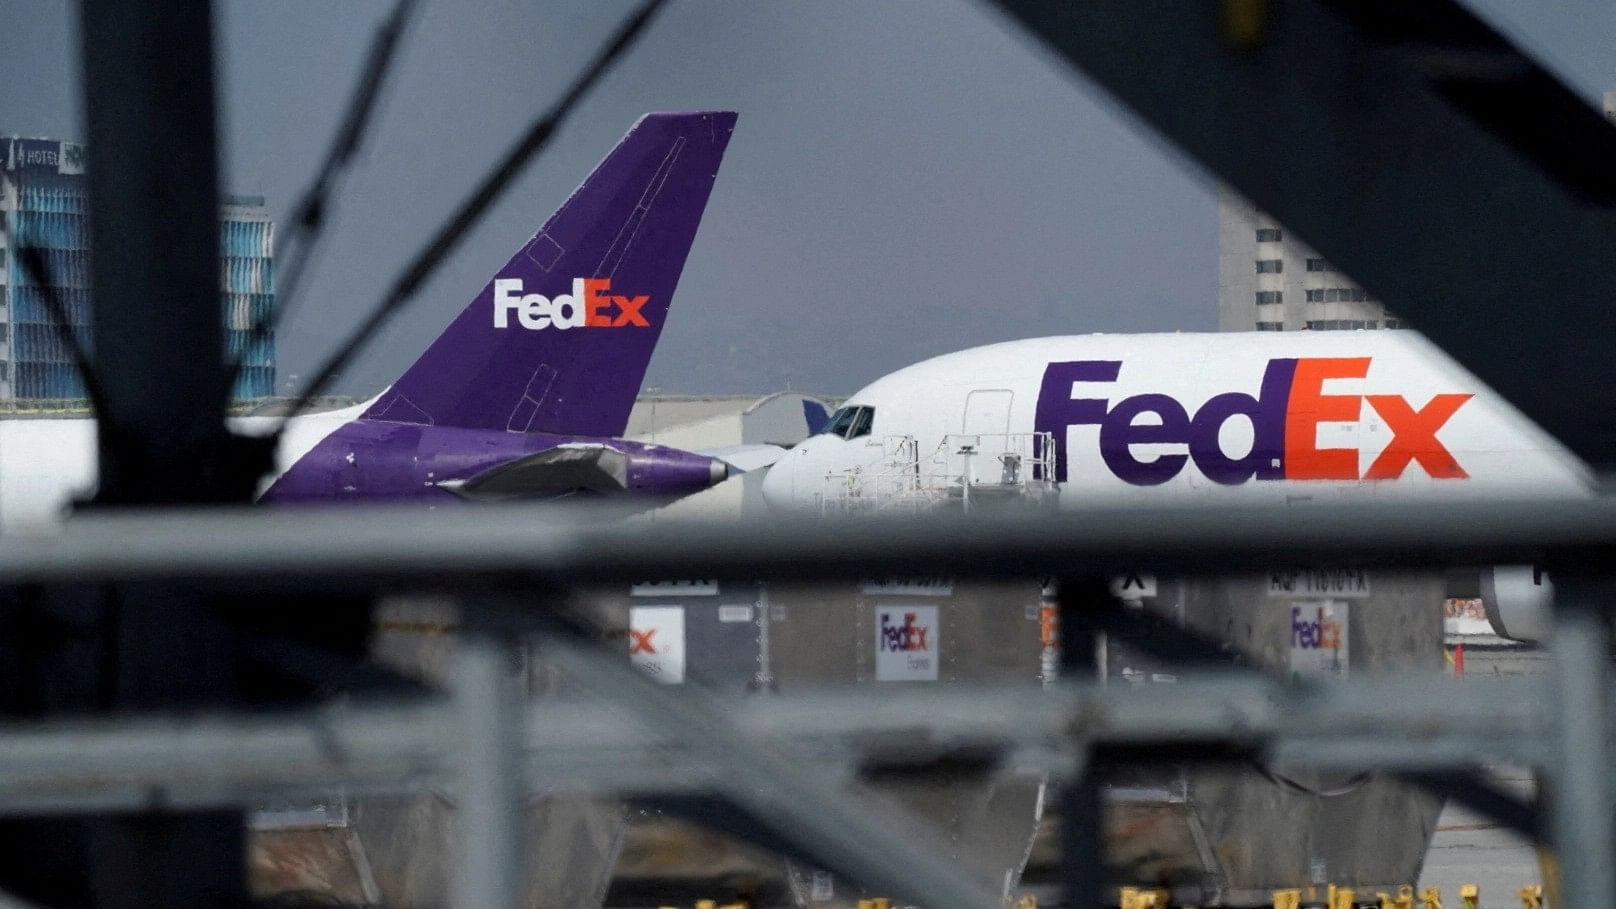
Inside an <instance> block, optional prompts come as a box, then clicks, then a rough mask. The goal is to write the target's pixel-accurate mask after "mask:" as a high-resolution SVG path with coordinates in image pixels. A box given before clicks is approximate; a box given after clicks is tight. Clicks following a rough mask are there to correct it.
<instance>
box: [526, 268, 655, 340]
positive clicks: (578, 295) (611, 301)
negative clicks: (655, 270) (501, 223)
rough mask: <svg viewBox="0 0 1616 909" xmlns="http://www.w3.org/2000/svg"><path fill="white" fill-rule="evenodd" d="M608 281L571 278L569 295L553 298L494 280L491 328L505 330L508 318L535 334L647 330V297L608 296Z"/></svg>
mask: <svg viewBox="0 0 1616 909" xmlns="http://www.w3.org/2000/svg"><path fill="white" fill-rule="evenodd" d="M611 288H612V279H611V278H573V279H572V293H571V294H570V295H568V294H559V295H557V296H555V297H554V298H551V297H546V296H544V295H543V294H524V293H523V292H522V279H521V278H496V279H495V280H494V327H495V328H505V327H507V326H509V324H510V320H511V316H512V315H515V316H516V322H517V324H519V325H521V326H522V327H523V328H526V329H530V330H533V331H539V330H542V329H546V328H554V329H557V330H561V331H565V330H566V329H569V328H650V327H651V323H650V321H649V320H647V319H646V317H645V314H644V313H643V312H642V310H643V309H644V308H645V304H646V303H648V302H650V300H651V298H650V296H648V295H641V296H619V295H615V294H608V293H606V291H608V290H611Z"/></svg>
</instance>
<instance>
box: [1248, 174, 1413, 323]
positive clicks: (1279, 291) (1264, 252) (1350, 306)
mask: <svg viewBox="0 0 1616 909" xmlns="http://www.w3.org/2000/svg"><path fill="white" fill-rule="evenodd" d="M1403 327H1404V323H1403V321H1402V320H1401V319H1399V318H1397V317H1396V316H1392V315H1388V314H1387V312H1386V307H1385V306H1383V305H1381V303H1380V302H1379V301H1378V300H1375V299H1373V298H1371V297H1370V296H1369V294H1368V292H1366V291H1365V290H1364V289H1363V288H1361V287H1359V286H1358V285H1356V284H1354V283H1352V281H1351V280H1349V279H1348V278H1347V276H1346V275H1344V274H1342V273H1341V272H1340V271H1337V270H1336V268H1335V266H1334V265H1332V264H1331V263H1330V262H1329V261H1328V260H1326V259H1325V258H1324V257H1323V256H1321V255H1319V254H1318V253H1317V252H1315V251H1313V249H1312V248H1311V247H1309V246H1308V245H1307V244H1306V243H1303V242H1302V241H1301V240H1300V239H1299V238H1297V237H1296V236H1294V235H1293V234H1291V233H1290V232H1289V231H1287V230H1286V229H1285V228H1284V227H1283V226H1282V225H1280V224H1279V222H1277V221H1275V220H1274V219H1273V218H1271V217H1269V216H1268V215H1267V214H1265V213H1264V212H1262V211H1259V210H1258V209H1257V208H1256V207H1255V206H1253V205H1252V204H1251V203H1250V202H1248V201H1246V200H1245V199H1244V198H1242V197H1241V196H1238V195H1236V194H1234V193H1233V192H1231V191H1230V190H1228V189H1226V188H1225V189H1223V190H1222V191H1221V192H1220V193H1219V194H1218V330H1219V331H1296V330H1299V329H1304V328H1306V329H1311V330H1313V331H1339V330H1351V329H1379V328H1403Z"/></svg>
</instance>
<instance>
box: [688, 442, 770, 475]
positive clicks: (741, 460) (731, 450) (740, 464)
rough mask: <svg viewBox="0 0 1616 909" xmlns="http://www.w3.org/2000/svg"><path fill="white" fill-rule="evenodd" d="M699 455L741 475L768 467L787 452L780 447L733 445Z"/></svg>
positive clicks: (712, 449) (700, 452)
mask: <svg viewBox="0 0 1616 909" xmlns="http://www.w3.org/2000/svg"><path fill="white" fill-rule="evenodd" d="M696 453H697V454H703V455H706V456H707V457H709V458H717V459H718V460H720V461H723V462H724V463H725V464H728V465H729V466H730V467H732V468H734V469H735V470H736V471H738V472H740V473H746V472H747V471H751V470H758V469H760V468H763V467H768V466H769V465H770V464H773V463H774V462H775V461H778V460H780V459H781V458H782V457H784V456H785V453H786V450H785V449H784V448H781V447H780V446H778V445H731V446H729V447H727V448H709V449H706V450H704V451H698V452H696Z"/></svg>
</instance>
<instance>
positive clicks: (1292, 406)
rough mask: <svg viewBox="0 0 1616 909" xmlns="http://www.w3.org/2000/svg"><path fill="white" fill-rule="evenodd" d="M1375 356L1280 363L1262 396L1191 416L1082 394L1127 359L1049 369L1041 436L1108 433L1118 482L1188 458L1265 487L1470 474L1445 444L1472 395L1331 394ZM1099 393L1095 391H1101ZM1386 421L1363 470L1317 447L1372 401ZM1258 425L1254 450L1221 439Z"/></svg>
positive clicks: (1040, 411) (1153, 478) (1172, 472)
mask: <svg viewBox="0 0 1616 909" xmlns="http://www.w3.org/2000/svg"><path fill="white" fill-rule="evenodd" d="M1371 359H1372V358H1370V357H1301V358H1297V359H1272V360H1269V361H1268V366H1267V368H1266V369H1265V370H1264V371H1263V377H1262V384H1261V387H1260V388H1259V389H1258V391H1257V394H1255V395H1250V394H1246V393H1244V392H1226V393H1224V394H1218V395H1213V396H1212V397H1210V398H1208V399H1207V400H1206V401H1205V402H1204V403H1203V404H1201V406H1200V407H1199V408H1197V409H1196V410H1195V412H1194V413H1191V412H1190V411H1189V410H1188V409H1187V408H1186V407H1185V406H1184V405H1183V403H1181V402H1180V401H1179V400H1178V399H1177V398H1174V397H1172V396H1171V395H1165V394H1141V395H1133V396H1132V397H1127V398H1123V399H1121V400H1119V401H1116V402H1114V403H1113V402H1112V401H1111V400H1110V399H1108V398H1105V397H1088V396H1082V397H1080V396H1079V395H1081V394H1082V392H1081V390H1080V389H1081V387H1082V386H1084V385H1098V386H1103V385H1104V384H1105V383H1108V382H1115V381H1117V377H1118V376H1119V375H1120V374H1121V372H1122V362H1121V361H1119V360H1076V361H1071V362H1065V363H1051V364H1049V366H1048V367H1046V368H1045V370H1044V379H1043V385H1042V387H1041V388H1040V389H1039V392H1038V408H1037V414H1036V416H1035V417H1034V429H1035V430H1036V431H1038V432H1047V433H1051V434H1052V435H1053V436H1054V438H1055V439H1056V440H1057V441H1058V442H1061V443H1063V442H1064V440H1065V439H1066V430H1067V428H1068V427H1071V426H1082V425H1097V426H1099V427H1100V457H1101V459H1102V460H1104V462H1105V465H1106V467H1107V468H1109V469H1110V471H1111V472H1112V473H1113V474H1115V475H1116V476H1117V477H1118V478H1119V479H1122V480H1124V481H1125V482H1128V483H1132V484H1133V485H1135V486H1156V485H1159V484H1161V483H1166V482H1167V481H1169V480H1171V479H1173V478H1174V477H1176V476H1178V475H1179V473H1180V472H1181V471H1183V469H1184V465H1185V464H1186V463H1188V462H1190V461H1194V462H1195V467H1196V469H1197V470H1199V471H1200V472H1201V473H1202V474H1203V475H1204V476H1205V477H1206V478H1207V479H1209V480H1211V481H1212V482H1214V483H1219V484H1223V485H1228V486H1233V485H1238V484H1240V483H1244V482H1246V481H1248V480H1251V479H1254V478H1255V479H1258V480H1395V479H1397V478H1399V477H1401V476H1402V475H1403V472H1404V471H1405V470H1407V469H1408V468H1409V466H1410V465H1414V464H1418V465H1419V467H1420V469H1422V470H1424V471H1425V473H1426V474H1427V475H1429V476H1431V477H1432V478H1434V479H1438V480H1462V479H1465V478H1466V477H1468V476H1469V474H1467V473H1465V471H1464V468H1463V467H1461V466H1460V465H1459V462H1458V461H1457V460H1455V458H1454V457H1453V453H1452V452H1450V451H1448V449H1447V447H1446V446H1444V445H1443V444H1442V442H1441V441H1440V440H1439V439H1438V438H1437V433H1438V432H1439V431H1440V430H1441V429H1442V427H1443V426H1444V425H1446V424H1447V422H1448V420H1450V419H1451V418H1452V417H1453V415H1454V414H1455V413H1457V412H1458V410H1459V408H1460V407H1462V406H1464V403H1465V402H1466V401H1469V400H1470V398H1471V397H1472V396H1471V395H1469V394H1439V395H1435V396H1433V397H1432V398H1431V399H1430V400H1429V401H1426V402H1424V403H1423V404H1420V405H1418V406H1416V405H1414V404H1411V403H1409V401H1408V399H1407V398H1405V397H1403V396H1402V395H1395V394H1366V395H1357V394H1326V393H1325V391H1324V383H1325V382H1326V381H1327V380H1330V379H1362V378H1364V377H1365V376H1366V375H1367V374H1368V372H1369V363H1370V360H1371ZM1100 390H1101V389H1098V388H1097V389H1096V391H1100ZM1365 403H1367V404H1368V405H1369V408H1370V409H1371V410H1373V411H1374V412H1375V413H1376V414H1378V415H1379V416H1380V418H1381V420H1383V421H1384V422H1385V424H1386V428H1387V429H1388V430H1390V432H1391V440H1390V441H1389V442H1388V443H1387V444H1386V447H1385V448H1384V449H1383V450H1382V451H1381V452H1380V454H1379V455H1378V456H1377V457H1376V458H1375V460H1374V461H1373V462H1372V463H1371V464H1370V465H1369V467H1368V468H1367V469H1365V470H1364V471H1363V472H1362V473H1359V457H1358V455H1359V452H1358V449H1357V448H1320V447H1318V427H1319V424H1320V423H1356V422H1358V421H1359V420H1360V419H1361V417H1362V414H1363V410H1364V404H1365ZM1234 417H1244V418H1245V419H1247V420H1249V421H1250V423H1251V437H1252V445H1251V450H1250V451H1247V452H1243V453H1237V454H1231V453H1229V452H1227V451H1225V450H1224V448H1223V444H1222V441H1221V439H1220V438H1219V436H1220V434H1221V432H1222V430H1223V426H1224V424H1225V423H1226V422H1228V421H1229V420H1230V419H1231V418H1234ZM1147 444H1148V445H1173V446H1183V450H1173V451H1170V452H1168V453H1159V451H1160V450H1159V449H1157V450H1156V451H1154V452H1151V453H1148V454H1144V453H1136V452H1135V451H1134V446H1136V445H1147ZM1068 464H1069V461H1068V459H1067V446H1066V445H1064V444H1057V446H1056V451H1055V473H1056V479H1057V480H1058V481H1060V482H1066V480H1067V479H1068V477H1069V470H1068Z"/></svg>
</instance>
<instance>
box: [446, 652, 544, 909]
mask: <svg viewBox="0 0 1616 909" xmlns="http://www.w3.org/2000/svg"><path fill="white" fill-rule="evenodd" d="M513 647H514V642H513V641H512V640H511V639H510V638H509V637H505V636H500V635H496V634H494V633H491V631H490V630H489V629H482V630H473V631H472V632H471V633H469V634H467V635H465V636H463V637H462V638H461V639H460V642H459V645H458V648H457V650H456V653H455V656H454V660H455V681H454V706H455V712H456V714H457V715H458V718H459V720H460V723H459V731H460V735H461V739H460V747H459V752H460V754H459V773H458V774H457V779H458V783H459V785H458V786H456V787H455V790H454V803H455V812H456V813H455V824H456V834H457V842H458V844H459V849H458V853H457V855H456V856H455V863H454V903H453V904H454V905H455V906H456V907H459V909H515V907H516V906H518V905H519V904H520V901H521V889H522V853H523V848H522V803H523V796H524V795H525V794H526V792H527V790H528V787H527V786H525V785H524V784H523V780H522V776H523V770H522V745H523V742H524V739H525V736H524V735H523V730H522V723H523V720H524V711H523V709H522V704H521V699H520V691H519V689H518V687H517V677H516V672H515V664H514V660H513V655H514V650H513Z"/></svg>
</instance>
